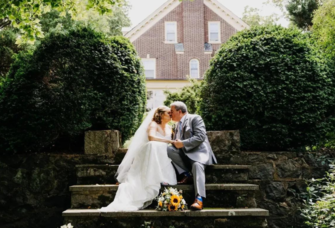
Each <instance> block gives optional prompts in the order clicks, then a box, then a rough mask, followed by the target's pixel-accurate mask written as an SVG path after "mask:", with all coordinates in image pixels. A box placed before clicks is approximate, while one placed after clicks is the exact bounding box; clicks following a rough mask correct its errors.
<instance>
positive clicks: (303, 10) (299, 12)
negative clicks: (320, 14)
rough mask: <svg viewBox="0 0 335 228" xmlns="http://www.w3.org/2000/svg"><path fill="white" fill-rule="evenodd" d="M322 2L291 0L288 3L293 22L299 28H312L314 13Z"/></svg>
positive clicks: (318, 0) (316, 0)
mask: <svg viewBox="0 0 335 228" xmlns="http://www.w3.org/2000/svg"><path fill="white" fill-rule="evenodd" d="M320 4H321V1H320V0H290V1H289V2H288V4H287V5H286V9H287V11H288V14H289V18H290V20H291V22H292V23H293V24H294V25H296V26H297V27H298V28H301V29H304V30H310V28H311V26H312V25H313V23H312V20H313V14H314V11H315V10H316V9H318V8H319V6H320Z"/></svg>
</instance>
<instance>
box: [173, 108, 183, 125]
mask: <svg viewBox="0 0 335 228" xmlns="http://www.w3.org/2000/svg"><path fill="white" fill-rule="evenodd" d="M170 115H171V119H172V120H173V121H176V122H178V121H179V120H181V118H182V117H183V116H182V112H181V110H179V111H177V110H176V107H175V106H171V114H170Z"/></svg>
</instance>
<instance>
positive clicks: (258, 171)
mask: <svg viewBox="0 0 335 228" xmlns="http://www.w3.org/2000/svg"><path fill="white" fill-rule="evenodd" d="M273 174H274V168H273V165H272V164H271V163H265V164H259V165H255V166H251V167H250V169H249V179H261V180H272V179H273Z"/></svg>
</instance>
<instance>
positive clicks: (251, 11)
mask: <svg viewBox="0 0 335 228" xmlns="http://www.w3.org/2000/svg"><path fill="white" fill-rule="evenodd" d="M279 19H280V16H279V15H278V14H271V15H269V16H261V15H260V10H259V9H257V8H253V7H250V6H246V7H245V8H244V12H243V16H242V20H243V21H244V22H245V23H247V24H248V25H250V26H257V25H274V24H276V22H277V21H278V20H279Z"/></svg>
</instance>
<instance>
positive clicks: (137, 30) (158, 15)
mask: <svg viewBox="0 0 335 228" xmlns="http://www.w3.org/2000/svg"><path fill="white" fill-rule="evenodd" d="M181 3H182V2H181V1H179V0H169V1H167V2H165V3H164V4H163V5H162V6H161V7H159V8H158V9H157V10H156V11H155V12H153V13H152V14H150V15H149V16H148V17H147V18H146V19H144V20H143V21H142V22H141V23H139V24H138V25H137V26H135V27H134V28H133V29H132V30H130V31H129V32H128V33H127V34H126V35H125V37H127V38H128V39H129V40H130V42H134V41H135V40H136V39H137V38H139V37H140V36H141V35H142V34H143V33H145V32H146V31H148V30H149V29H150V28H151V27H152V26H154V25H155V24H156V23H157V22H158V21H160V20H161V19H162V18H164V17H165V16H166V15H167V14H168V13H170V12H171V11H172V10H173V9H174V8H176V7H177V6H179V5H180V4H181Z"/></svg>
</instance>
